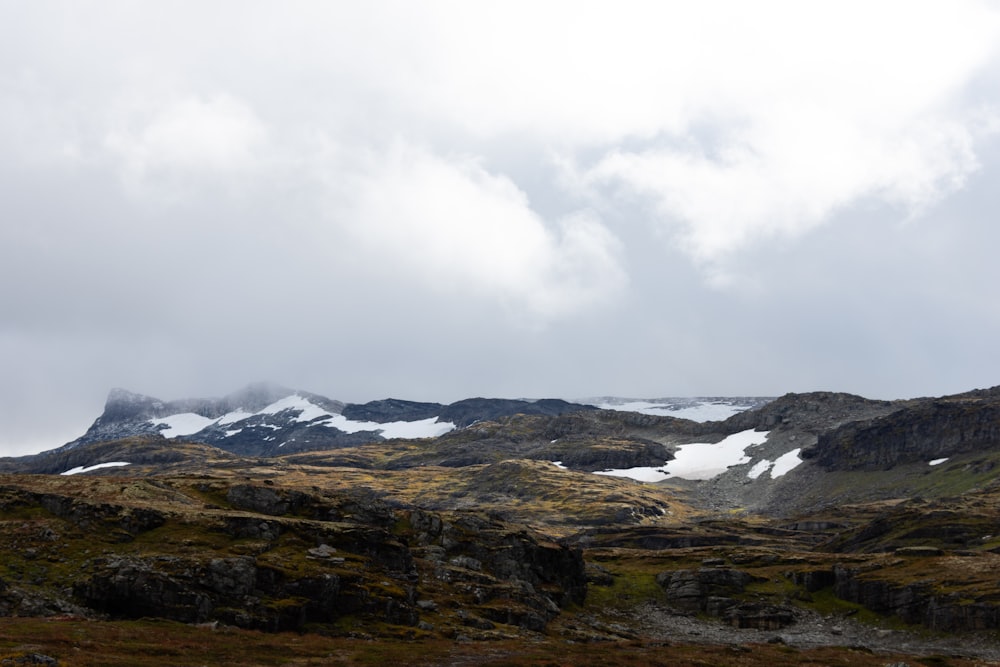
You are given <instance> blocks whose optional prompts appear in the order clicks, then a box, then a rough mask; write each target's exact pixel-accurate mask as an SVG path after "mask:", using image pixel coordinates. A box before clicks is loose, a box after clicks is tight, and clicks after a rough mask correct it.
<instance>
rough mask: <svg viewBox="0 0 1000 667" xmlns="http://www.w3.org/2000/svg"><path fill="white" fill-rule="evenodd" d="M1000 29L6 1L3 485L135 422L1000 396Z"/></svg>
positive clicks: (715, 13) (967, 22)
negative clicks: (803, 394)
mask: <svg viewBox="0 0 1000 667" xmlns="http://www.w3.org/2000/svg"><path fill="white" fill-rule="evenodd" d="M998 186H1000V5H998V4H997V3H995V2H994V3H978V2H947V3H943V2H912V1H910V2H877V1H871V0H867V1H865V2H850V1H848V2H842V1H841V2H810V3H802V2H794V1H792V2H767V1H763V2H753V3H746V2H739V1H736V2H710V1H706V2H698V3H692V2H676V3H667V2H622V1H621V0H617V1H616V2H614V3H612V2H596V3H588V2H581V1H579V0H574V1H571V2H555V1H553V2H503V3H485V2H483V3H475V2H465V1H455V2H419V3H415V2H409V1H406V2H387V1H386V2H383V1H372V2H364V3H359V2H296V1H285V2H281V3H278V2H251V1H243V0H241V1H239V2H236V1H233V2H227V1H214V2H203V1H198V2H185V1H174V2H169V3H167V2H132V1H129V2H125V1H122V2H115V1H113V0H102V1H100V2H97V1H93V2H91V1H86V0H71V1H67V2H56V1H50V0H35V1H33V2H19V1H17V0H0V278H2V285H3V287H2V291H0V454H17V453H27V452H30V451H39V450H41V449H47V448H51V447H55V446H58V445H61V444H63V443H64V442H66V441H68V440H70V439H72V438H73V437H76V436H77V435H79V434H81V433H82V432H83V431H84V430H85V429H86V428H87V426H89V424H90V422H91V421H93V419H94V418H95V417H96V416H97V415H98V414H99V413H100V411H101V408H102V407H103V403H104V398H105V396H106V394H107V392H108V390H109V389H110V388H112V387H124V388H128V389H130V390H133V391H137V392H141V393H145V394H149V395H153V396H157V397H159V398H163V399H176V398H183V397H190V396H218V395H223V394H226V393H229V392H231V391H234V390H236V389H238V388H240V387H242V386H243V385H245V384H246V383H248V382H251V381H256V380H264V379H267V380H271V381H274V382H278V383H281V384H284V385H287V386H291V387H297V388H301V389H306V390H310V391H314V392H317V393H320V394H324V395H327V396H330V397H331V398H338V399H341V400H346V401H352V402H361V401H367V400H371V399H375V398H384V397H387V396H395V397H400V398H408V399H413V400H433V401H442V402H448V401H453V400H457V399H460V398H464V397H468V396H474V395H485V396H506V397H540V396H560V397H565V398H573V397H585V396H594V395H604V394H614V395H620V396H633V397H652V396H675V395H732V394H750V395H779V394H783V393H785V392H788V391H811V390H820V389H825V390H838V391H849V392H853V393H858V394H863V395H866V396H871V397H877V398H900V397H910V396H920V395H940V394H945V393H952V392H958V391H963V390H967V389H972V388H975V387H987V386H993V385H997V384H1000V353H998V341H1000V296H998V294H997V291H998V286H1000V262H998V261H997V260H996V258H995V256H996V254H997V251H998V248H1000V226H998V224H997V223H998V219H997V212H998V211H1000V187H998Z"/></svg>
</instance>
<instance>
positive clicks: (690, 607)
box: [656, 567, 795, 630]
mask: <svg viewBox="0 0 1000 667" xmlns="http://www.w3.org/2000/svg"><path fill="white" fill-rule="evenodd" d="M754 580H755V578H754V577H753V576H751V575H750V574H748V573H747V572H743V571H742V570H734V569H730V568H722V567H703V568H700V569H697V570H673V571H670V572H661V573H660V574H658V575H657V577H656V582H657V583H658V584H659V585H660V586H662V587H663V590H664V591H665V592H666V594H667V601H668V602H669V603H670V604H671V605H673V606H675V607H677V608H679V609H682V610H684V611H686V612H689V613H693V614H708V615H709V616H715V617H718V618H722V619H723V620H725V622H726V623H728V624H729V625H731V626H733V627H734V628H755V629H758V630H777V629H780V628H783V627H785V626H786V625H790V624H791V623H793V622H794V621H795V616H794V614H793V612H792V610H791V608H789V607H783V606H780V605H773V604H764V603H759V602H741V601H739V600H736V599H734V598H733V597H732V596H735V595H739V594H740V593H742V592H743V591H744V589H745V588H746V586H747V584H749V583H750V582H752V581H754Z"/></svg>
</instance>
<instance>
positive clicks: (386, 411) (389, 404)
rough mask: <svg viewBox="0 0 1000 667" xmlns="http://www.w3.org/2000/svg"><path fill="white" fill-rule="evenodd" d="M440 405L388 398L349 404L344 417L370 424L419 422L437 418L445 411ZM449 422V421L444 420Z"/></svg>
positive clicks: (346, 406)
mask: <svg viewBox="0 0 1000 667" xmlns="http://www.w3.org/2000/svg"><path fill="white" fill-rule="evenodd" d="M444 407H445V406H444V405H442V404H440V403H419V402H415V401H403V400H400V399H398V398H386V399H383V400H381V401H369V402H368V403H364V404H358V403H348V404H347V405H345V406H344V410H343V411H342V412H341V414H342V415H344V416H345V417H347V418H348V419H351V420H354V421H359V422H360V421H368V422H379V423H382V424H384V423H386V422H394V421H404V422H411V421H419V420H421V419H430V418H431V417H437V416H439V415H440V414H441V411H442V410H443V409H444ZM442 421H447V420H442Z"/></svg>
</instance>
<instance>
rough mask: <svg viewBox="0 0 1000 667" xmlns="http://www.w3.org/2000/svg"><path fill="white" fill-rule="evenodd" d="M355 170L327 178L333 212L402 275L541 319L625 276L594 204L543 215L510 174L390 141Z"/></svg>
mask: <svg viewBox="0 0 1000 667" xmlns="http://www.w3.org/2000/svg"><path fill="white" fill-rule="evenodd" d="M354 171H355V172H356V173H355V176H354V177H353V178H348V179H347V182H346V184H339V185H335V186H334V188H335V189H336V191H337V193H338V194H337V196H336V199H338V200H339V201H336V202H335V203H334V205H333V209H332V211H331V216H332V217H333V218H334V219H335V220H337V221H339V223H340V225H341V226H342V228H343V231H344V232H345V233H346V234H348V235H350V236H352V237H353V238H354V239H355V241H356V242H358V243H360V244H361V246H362V247H363V248H364V249H365V250H366V251H367V253H369V254H370V255H371V256H374V257H377V258H378V259H377V261H378V262H380V263H384V265H385V266H387V267H392V268H393V269H394V270H395V271H400V270H402V276H401V277H402V278H403V279H406V280H417V281H421V282H425V283H427V284H428V285H430V286H432V287H433V288H435V289H437V290H441V291H444V292H450V293H458V294H460V295H472V296H474V297H480V296H486V297H489V298H495V299H499V300H500V301H501V302H503V303H505V304H507V305H508V306H510V307H512V308H513V309H514V310H516V311H525V312H527V313H529V314H530V315H531V316H532V317H533V318H541V319H543V320H544V319H548V318H550V317H559V316H562V315H565V314H568V313H572V312H574V311H577V310H578V309H580V308H582V307H585V306H588V305H592V304H594V303H597V302H601V301H603V300H605V299H607V298H609V297H610V296H612V295H614V294H615V293H617V292H618V291H619V290H620V289H621V287H622V286H623V285H624V283H625V280H626V278H625V273H624V271H623V269H622V267H621V266H620V264H619V257H618V251H619V248H618V240H617V239H616V238H615V236H614V235H613V234H612V233H611V232H610V231H609V230H608V229H607V228H606V227H605V226H604V225H603V224H601V222H600V220H599V219H598V218H597V217H596V215H595V214H593V213H592V212H589V211H578V212H576V213H574V214H571V215H568V216H566V217H564V218H562V219H560V220H558V221H556V222H555V223H554V224H550V223H547V222H546V221H545V220H543V219H542V218H541V217H540V216H539V215H538V214H537V213H535V212H534V211H533V210H532V208H531V205H530V203H529V202H528V199H527V197H526V196H525V194H524V192H522V191H521V190H520V189H518V187H517V186H516V185H515V184H514V183H513V182H512V181H511V180H510V179H509V178H507V177H505V176H503V175H497V174H492V173H490V172H488V171H487V170H486V169H484V168H483V167H482V166H481V165H480V164H479V163H478V162H477V161H476V160H474V159H471V158H463V157H449V158H444V157H441V156H438V155H435V154H433V153H431V152H429V151H428V150H426V149H422V148H417V147H414V146H410V145H407V144H405V143H402V142H396V143H395V144H394V145H393V146H392V147H391V148H390V149H388V150H387V151H385V152H384V153H370V154H369V156H368V159H367V160H364V161H363V164H362V165H361V166H357V167H356V168H355V170H354ZM336 173H337V175H338V176H339V177H341V178H343V177H344V173H345V170H344V168H343V167H340V169H339V170H338V171H337V172H336Z"/></svg>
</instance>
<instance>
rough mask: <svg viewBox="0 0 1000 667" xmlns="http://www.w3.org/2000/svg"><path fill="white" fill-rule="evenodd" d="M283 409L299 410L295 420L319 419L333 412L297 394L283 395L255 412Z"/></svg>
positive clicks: (275, 411) (277, 411) (262, 413)
mask: <svg viewBox="0 0 1000 667" xmlns="http://www.w3.org/2000/svg"><path fill="white" fill-rule="evenodd" d="M284 410H299V415H298V416H297V417H296V418H295V421H297V422H311V421H312V420H314V419H319V418H320V417H326V416H328V415H330V414H333V413H331V412H330V411H329V410H324V409H323V408H321V407H319V406H318V405H316V404H315V403H313V402H311V401H310V400H309V399H308V398H305V397H304V396H299V395H298V394H292V395H291V396H285V397H284V398H283V399H281V400H279V401H275V402H274V403H271V405H269V406H267V407H266V408H264V409H263V410H261V411H260V412H258V413H257V414H259V415H276V414H278V413H279V412H282V411H284Z"/></svg>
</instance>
